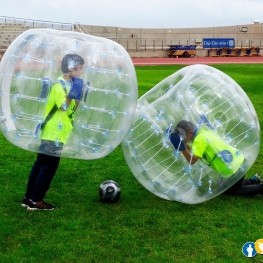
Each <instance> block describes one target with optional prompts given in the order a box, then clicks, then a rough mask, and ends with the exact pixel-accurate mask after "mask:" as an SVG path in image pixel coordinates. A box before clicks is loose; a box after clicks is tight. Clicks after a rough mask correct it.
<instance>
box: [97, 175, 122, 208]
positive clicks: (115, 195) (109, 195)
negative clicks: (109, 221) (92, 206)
mask: <svg viewBox="0 0 263 263" xmlns="http://www.w3.org/2000/svg"><path fill="white" fill-rule="evenodd" d="M120 195H121V188H120V186H119V184H118V183H117V182H115V181H113V180H107V181H104V182H103V183H101V185H100V187H99V196H100V200H101V201H102V202H105V203H115V202H117V201H118V200H119V198H120Z"/></svg>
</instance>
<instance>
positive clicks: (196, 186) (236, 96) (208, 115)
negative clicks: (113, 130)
mask: <svg viewBox="0 0 263 263" xmlns="http://www.w3.org/2000/svg"><path fill="white" fill-rule="evenodd" d="M181 120H188V121H191V122H192V123H193V124H194V126H195V127H197V128H198V129H199V131H200V129H201V128H202V129H205V130H206V131H207V132H208V133H211V134H216V135H215V136H216V137H215V138H216V139H214V137H213V136H211V137H210V136H207V137H206V138H205V139H206V142H207V143H208V144H210V145H213V144H215V141H216V144H217V145H218V144H222V145H225V143H226V144H228V145H230V146H231V147H234V148H235V149H237V150H236V151H235V155H236V156H237V159H238V160H239V163H238V165H239V166H238V170H237V171H235V172H234V173H233V174H232V172H231V171H234V169H237V168H236V167H234V164H233V163H232V162H231V161H232V157H231V156H230V157H229V155H228V151H226V150H224V151H221V152H220V153H217V157H216V156H214V157H213V158H221V159H222V160H224V164H226V166H225V167H226V170H227V171H226V172H225V171H224V173H223V172H222V173H219V172H218V170H216V169H213V168H212V167H211V163H210V164H209V163H206V162H204V161H203V160H198V161H197V162H196V163H194V164H192V165H191V164H189V162H188V161H187V160H186V158H185V157H184V155H183V154H182V152H181V151H178V150H176V149H175V147H174V146H173V145H172V144H171V141H170V139H169V135H168V133H167V131H169V130H168V128H169V127H173V126H174V125H176V124H177V123H178V122H179V121H181ZM127 134H128V135H127V137H125V139H124V141H123V142H122V149H123V152H124V156H125V159H126V161H127V163H128V165H129V167H130V169H131V171H132V173H133V174H134V176H135V177H136V179H137V180H138V181H139V182H140V183H141V184H142V185H143V186H144V187H145V188H146V189H147V190H149V191H150V192H152V193H153V194H155V195H157V196H159V197H161V198H164V199H167V200H174V201H179V202H183V203H188V204H196V203H201V202H204V201H206V200H209V199H211V198H214V197H216V196H218V195H219V194H221V193H222V192H224V191H225V190H227V189H228V188H229V187H230V186H232V185H233V184H234V183H236V182H237V181H238V180H239V179H241V177H243V176H244V175H245V173H246V172H247V171H248V170H249V168H250V167H251V166H252V164H253V163H254V161H255V159H256V158H257V156H258V152H259V147H260V127H259V122H258V118H257V115H256V112H255V110H254V107H253V105H252V104H251V102H250V100H249V98H248V97H247V95H246V93H245V92H244V91H243V89H242V88H241V87H240V86H239V85H238V84H237V83H236V82H235V81H234V80H232V79H231V78H230V77H229V76H227V75H226V74H224V73H223V72H221V71H219V70H217V69H215V68H213V67H210V66H206V65H192V66H187V67H184V68H183V69H181V70H179V71H177V72H176V73H174V74H173V75H171V76H169V77H168V78H166V79H164V80H163V81H161V82H160V83H158V84H157V85H156V86H155V87H153V88H152V89H151V90H150V91H148V92H147V93H146V94H145V95H143V96H142V97H141V98H140V99H139V100H138V103H137V109H136V113H135V117H134V120H133V123H132V126H131V129H130V131H129V132H128V133H127ZM180 140H182V138H180ZM224 147H225V146H224ZM216 150H217V149H215V148H213V151H215V152H216ZM227 162H228V164H227ZM228 170H229V171H228Z"/></svg>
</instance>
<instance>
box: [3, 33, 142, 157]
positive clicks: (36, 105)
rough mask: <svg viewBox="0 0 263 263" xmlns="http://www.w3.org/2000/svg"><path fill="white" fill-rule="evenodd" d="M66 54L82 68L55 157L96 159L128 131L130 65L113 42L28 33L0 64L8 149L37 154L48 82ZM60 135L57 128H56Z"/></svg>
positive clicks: (132, 84)
mask: <svg viewBox="0 0 263 263" xmlns="http://www.w3.org/2000/svg"><path fill="white" fill-rule="evenodd" d="M66 54H78V55H80V56H81V57H83V59H84V61H85V63H84V67H83V74H82V76H81V78H82V79H83V82H84V93H83V94H84V96H83V97H82V100H81V101H80V104H79V106H78V109H77V110H76V112H75V121H74V128H73V130H72V133H71V136H70V137H69V139H68V141H67V143H66V144H65V145H64V148H63V151H62V153H61V156H65V157H69V158H77V159H97V158H100V157H104V156H106V155H107V154H109V153H110V152H112V151H113V150H114V149H115V148H116V147H117V146H118V145H119V144H120V143H121V141H122V139H123V137H124V135H125V134H126V132H127V131H128V129H129V126H130V123H131V120H132V117H133V114H134V111H135V108H136V102H137V93H138V87H137V79H136V73H135V69H134V66H133V63H132V61H131V59H130V57H129V55H128V53H127V52H126V50H125V49H124V48H123V47H122V46H120V45H119V44H118V43H116V42H114V41H111V40H108V39H105V38H100V37H94V36H90V35H87V34H82V33H77V32H71V31H59V30H53V29H31V30H28V31H25V32H24V33H22V34H21V35H20V36H18V37H17V38H16V39H15V41H14V42H13V43H12V44H11V45H10V47H9V48H8V49H7V51H6V52H5V54H4V56H3V58H2V60H1V64H0V109H1V111H0V121H1V130H2V132H3V134H4V136H5V137H6V138H7V140H9V141H10V142H11V143H12V144H14V145H16V146H18V147H20V148H23V149H26V150H29V151H34V152H38V151H39V145H40V139H41V138H40V135H39V134H38V135H37V134H36V128H37V127H38V125H39V124H40V123H41V122H42V121H43V119H44V112H45V106H46V102H47V97H48V95H49V90H50V88H51V86H52V83H55V82H56V81H57V80H58V77H59V76H62V71H61V61H62V58H63V56H65V55H66ZM58 128H59V129H61V132H63V129H64V127H63V124H62V125H61V126H59V127H58Z"/></svg>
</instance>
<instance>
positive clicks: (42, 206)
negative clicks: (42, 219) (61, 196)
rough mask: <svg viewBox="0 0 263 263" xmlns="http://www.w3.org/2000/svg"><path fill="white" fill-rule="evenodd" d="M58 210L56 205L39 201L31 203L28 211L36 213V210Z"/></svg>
mask: <svg viewBox="0 0 263 263" xmlns="http://www.w3.org/2000/svg"><path fill="white" fill-rule="evenodd" d="M54 209H56V206H55V205H52V204H48V203H45V202H44V201H39V202H33V201H31V200H30V201H29V204H28V207H27V210H28V211H35V210H54Z"/></svg>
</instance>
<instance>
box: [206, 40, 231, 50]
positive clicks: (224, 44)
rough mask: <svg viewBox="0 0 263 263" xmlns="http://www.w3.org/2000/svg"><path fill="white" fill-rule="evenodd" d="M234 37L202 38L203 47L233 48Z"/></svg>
mask: <svg viewBox="0 0 263 263" xmlns="http://www.w3.org/2000/svg"><path fill="white" fill-rule="evenodd" d="M234 47H235V39H234V38H204V39H203V48H234Z"/></svg>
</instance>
